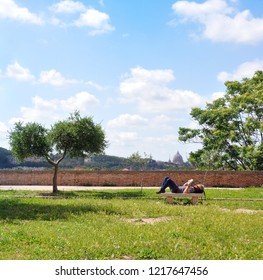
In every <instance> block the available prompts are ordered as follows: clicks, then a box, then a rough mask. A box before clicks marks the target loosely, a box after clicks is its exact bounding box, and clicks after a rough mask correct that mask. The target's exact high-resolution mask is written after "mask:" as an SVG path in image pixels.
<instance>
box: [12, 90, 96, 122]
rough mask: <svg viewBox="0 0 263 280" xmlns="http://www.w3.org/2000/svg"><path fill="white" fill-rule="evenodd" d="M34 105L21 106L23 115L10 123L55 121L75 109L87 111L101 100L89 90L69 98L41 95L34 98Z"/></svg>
mask: <svg viewBox="0 0 263 280" xmlns="http://www.w3.org/2000/svg"><path fill="white" fill-rule="evenodd" d="M32 103H33V106H32V107H21V108H20V112H21V117H19V118H13V119H11V120H10V123H11V124H13V123H14V122H16V121H18V120H22V121H24V122H32V121H37V122H41V123H42V122H47V123H50V122H54V121H57V120H58V119H60V118H61V115H62V114H63V113H65V112H66V113H69V112H73V111H75V110H79V111H85V110H86V109H87V108H89V107H90V106H94V105H98V104H99V100H98V99H97V98H96V97H95V96H93V95H91V94H90V93H88V92H85V91H83V92H79V93H77V94H75V95H73V96H71V97H69V98H67V99H51V100H47V99H44V98H42V97H40V96H35V97H33V98H32Z"/></svg>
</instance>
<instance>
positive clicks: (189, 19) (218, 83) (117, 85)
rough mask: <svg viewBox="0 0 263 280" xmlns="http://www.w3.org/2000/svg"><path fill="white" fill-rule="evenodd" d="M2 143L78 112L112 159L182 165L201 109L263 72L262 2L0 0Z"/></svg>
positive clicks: (0, 115) (234, 0) (215, 0)
mask: <svg viewBox="0 0 263 280" xmlns="http://www.w3.org/2000/svg"><path fill="white" fill-rule="evenodd" d="M0 34H1V36H0V147H4V148H7V149H9V148H10V147H9V143H8V138H7V136H8V131H10V129H12V127H13V126H14V123H15V122H17V121H23V122H25V123H26V122H38V123H42V124H43V125H44V126H45V127H46V128H49V127H50V125H51V124H53V123H55V122H56V121H58V120H62V119H66V118H67V117H68V116H69V115H70V113H72V112H74V111H75V110H78V111H80V114H81V115H82V116H92V117H93V119H94V121H95V122H96V123H100V124H101V125H102V127H103V128H104V130H105V133H106V136H107V139H108V141H109V147H108V148H107V149H106V151H105V152H106V154H108V155H115V156H122V157H128V156H130V155H131V154H132V153H135V152H139V153H140V154H141V155H142V156H144V154H147V155H151V156H152V157H153V158H154V159H156V160H163V161H167V160H168V159H169V157H170V158H171V159H172V157H173V156H174V155H175V154H176V152H177V151H179V152H180V153H181V155H182V156H183V158H184V160H186V159H187V157H188V156H189V153H190V152H191V151H195V150H196V149H198V148H200V146H197V144H183V143H180V142H179V140H178V129H179V127H190V128H195V127H197V126H198V124H197V123H195V122H194V121H193V119H191V116H190V112H191V108H193V107H201V108H204V107H205V105H206V103H207V102H211V101H213V100H214V99H216V98H218V97H220V96H222V95H223V93H224V92H225V90H226V87H225V85H224V83H225V82H226V81H229V80H239V81H240V80H241V79H242V78H244V77H251V76H252V75H253V74H254V72H255V71H256V70H263V1H259V0H193V1H190V0H189V1H176V0H125V1H124V0H85V1H84V0H83V1H73V0H64V1H55V0H38V1H35V0H0Z"/></svg>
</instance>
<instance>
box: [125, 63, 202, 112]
mask: <svg viewBox="0 0 263 280" xmlns="http://www.w3.org/2000/svg"><path fill="white" fill-rule="evenodd" d="M174 79H175V77H174V74H173V71H172V70H170V69H166V70H147V69H144V68H142V67H137V68H133V69H131V74H130V75H128V76H126V77H125V79H124V80H123V81H122V82H121V84H120V93H121V97H122V99H121V100H122V101H123V102H136V103H137V104H138V106H139V108H140V110H141V111H148V112H165V111H166V110H168V111H172V110H178V109H189V108H191V107H193V106H200V105H201V104H202V103H203V99H202V97H201V96H200V95H198V94H196V93H194V92H192V91H190V90H178V89H171V88H169V87H168V86H167V84H168V83H169V82H170V81H173V80H174Z"/></svg>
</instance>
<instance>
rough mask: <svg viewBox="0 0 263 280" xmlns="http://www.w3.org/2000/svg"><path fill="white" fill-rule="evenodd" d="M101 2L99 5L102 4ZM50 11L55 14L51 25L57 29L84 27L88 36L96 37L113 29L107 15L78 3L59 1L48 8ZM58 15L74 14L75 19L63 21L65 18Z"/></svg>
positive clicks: (68, 0) (67, 0) (70, 0)
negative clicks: (57, 27) (87, 30)
mask: <svg viewBox="0 0 263 280" xmlns="http://www.w3.org/2000/svg"><path fill="white" fill-rule="evenodd" d="M102 3H103V2H101V3H100V4H102ZM50 10H51V11H52V12H53V13H55V14H56V16H55V17H53V18H52V19H51V23H52V24H53V25H57V26H59V27H72V26H75V27H79V28H82V27H86V28H88V29H89V32H88V34H89V35H92V36H93V35H98V34H102V33H108V32H111V31H113V30H114V29H115V28H114V27H113V26H112V25H111V24H110V17H109V15H108V14H106V13H104V12H101V11H99V10H96V9H94V8H89V7H87V6H85V5H84V4H83V3H81V2H79V1H72V0H65V1H60V2H59V3H56V4H54V5H52V6H51V7H50ZM60 14H75V16H77V19H76V17H75V19H73V18H72V17H71V18H69V17H68V19H67V20H65V17H64V18H63V17H60V16H59V15H60Z"/></svg>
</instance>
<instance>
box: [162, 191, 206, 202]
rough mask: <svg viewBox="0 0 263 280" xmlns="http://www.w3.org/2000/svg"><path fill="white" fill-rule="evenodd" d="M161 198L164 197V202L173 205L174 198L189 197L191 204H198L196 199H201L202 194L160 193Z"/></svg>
mask: <svg viewBox="0 0 263 280" xmlns="http://www.w3.org/2000/svg"><path fill="white" fill-rule="evenodd" d="M161 195H162V196H165V197H166V201H167V203H169V204H173V199H174V197H191V198H192V200H191V202H192V204H197V203H198V198H201V197H202V196H203V195H204V194H203V193H170V192H169V193H161Z"/></svg>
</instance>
